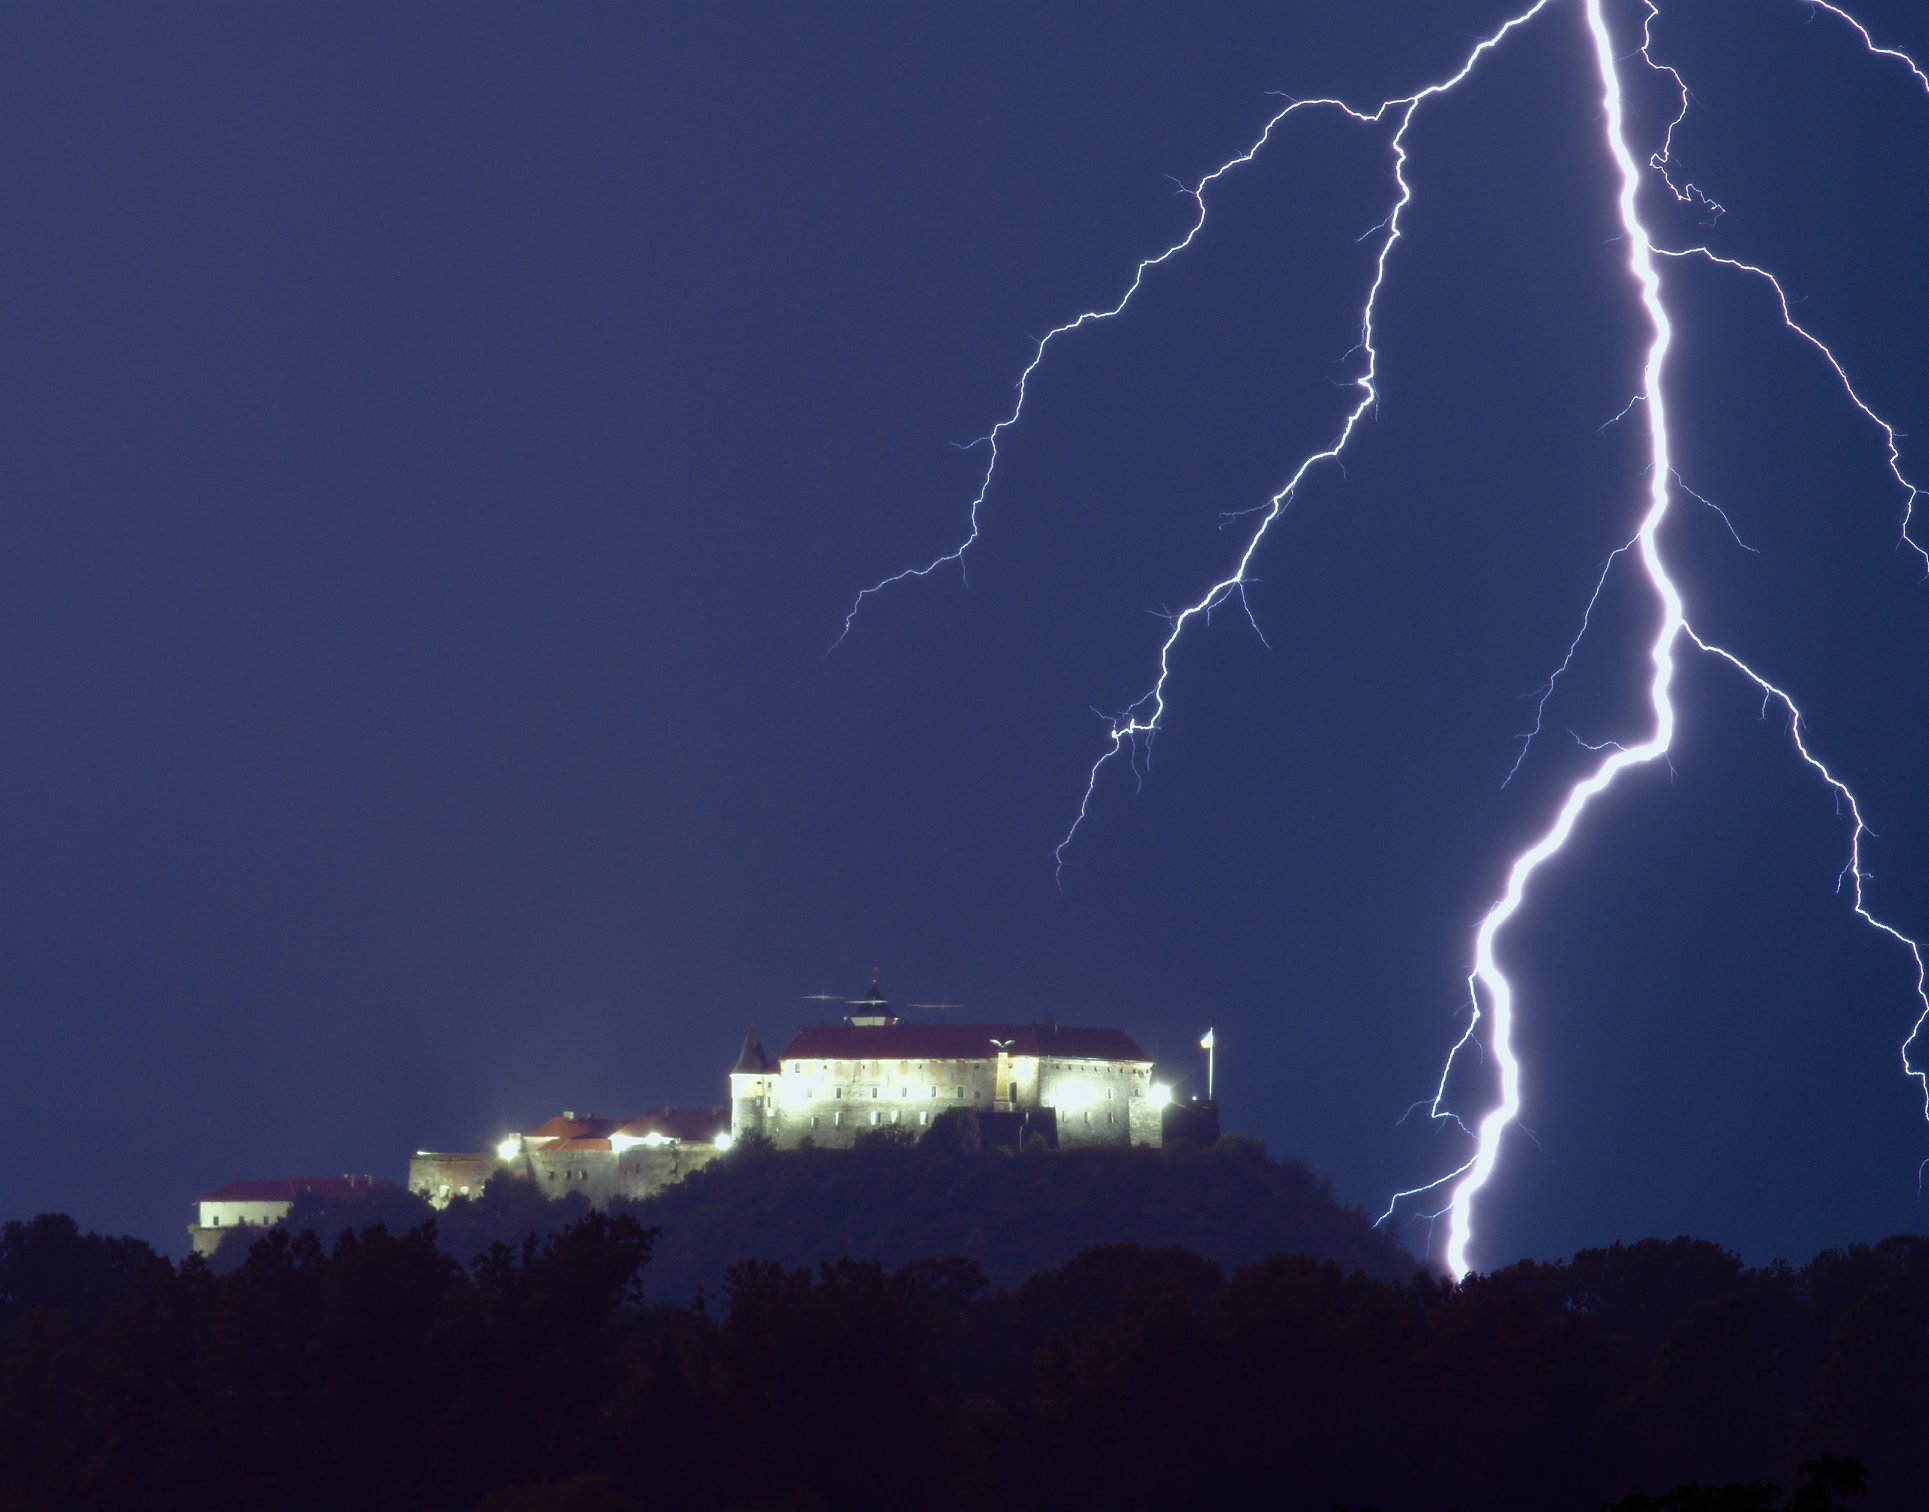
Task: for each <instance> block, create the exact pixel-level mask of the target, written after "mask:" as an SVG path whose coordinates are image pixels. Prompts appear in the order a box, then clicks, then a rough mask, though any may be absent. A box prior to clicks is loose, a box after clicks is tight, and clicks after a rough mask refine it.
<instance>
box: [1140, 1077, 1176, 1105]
mask: <svg viewBox="0 0 1929 1512" xmlns="http://www.w3.org/2000/svg"><path fill="white" fill-rule="evenodd" d="M1146 1097H1147V1100H1148V1101H1150V1102H1151V1104H1152V1106H1153V1107H1155V1108H1163V1107H1165V1106H1167V1105H1168V1104H1169V1103H1170V1102H1171V1101H1172V1089H1171V1088H1170V1087H1168V1086H1167V1085H1166V1084H1165V1083H1164V1082H1154V1083H1152V1090H1151V1091H1150V1092H1148V1093H1147V1094H1146Z"/></svg>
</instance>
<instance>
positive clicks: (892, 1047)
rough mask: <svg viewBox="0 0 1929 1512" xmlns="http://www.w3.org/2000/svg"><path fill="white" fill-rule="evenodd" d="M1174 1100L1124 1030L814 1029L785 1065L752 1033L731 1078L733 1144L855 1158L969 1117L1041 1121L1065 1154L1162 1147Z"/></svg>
mask: <svg viewBox="0 0 1929 1512" xmlns="http://www.w3.org/2000/svg"><path fill="white" fill-rule="evenodd" d="M879 1006H880V1007H881V1004H880V1005H879ZM1167 1100H1168V1099H1167V1096H1166V1093H1165V1091H1164V1089H1163V1088H1160V1087H1155V1086H1154V1084H1153V1081H1152V1060H1151V1057H1150V1056H1148V1055H1146V1054H1145V1052H1144V1051H1142V1050H1141V1049H1139V1047H1138V1046H1137V1045H1135V1044H1133V1043H1132V1041H1131V1039H1130V1038H1129V1037H1128V1036H1127V1035H1125V1034H1124V1033H1123V1032H1121V1031H1120V1030H1117V1029H1081V1028H1073V1027H1070V1026H1061V1025H1058V1024H901V1023H899V1022H897V1020H896V1019H895V1018H892V1017H891V1016H890V1015H889V1014H887V1013H884V1012H878V1013H876V1014H872V1015H866V1016H859V1017H856V1018H853V1019H852V1020H851V1021H850V1022H849V1023H847V1024H826V1025H819V1026H817V1027H814V1028H809V1029H805V1030H803V1031H802V1032H801V1033H799V1034H798V1036H797V1037H796V1038H795V1039H793V1040H792V1041H791V1042H790V1045H789V1047H788V1048H786V1049H785V1051H784V1052H783V1054H782V1055H780V1056H778V1057H776V1058H775V1059H774V1060H773V1059H771V1058H770V1057H769V1056H768V1055H767V1054H766V1053H765V1051H764V1048H763V1045H762V1042H761V1041H759V1040H758V1038H757V1032H756V1030H754V1029H753V1030H751V1032H750V1034H749V1036H748V1037H747V1038H746V1039H745V1041H744V1048H743V1054H742V1055H740V1056H739V1057H738V1058H737V1064H736V1066H735V1067H733V1068H732V1070H731V1073H730V1132H731V1134H732V1135H734V1136H735V1137H736V1138H739V1139H741V1138H743V1137H744V1136H745V1135H748V1134H761V1135H763V1136H764V1137H765V1138H767V1139H769V1140H770V1141H771V1142H772V1143H773V1144H775V1145H777V1146H779V1147H780V1148H793V1149H794V1148H795V1147H797V1146H798V1145H800V1144H802V1143H803V1142H804V1141H805V1140H806V1139H808V1140H810V1141H812V1142H813V1143H815V1144H817V1145H820V1146H828V1147H831V1148H848V1147H849V1146H850V1145H851V1144H852V1143H853V1142H854V1141H855V1140H856V1139H858V1138H859V1137H860V1136H861V1135H863V1134H865V1133H867V1132H869V1131H871V1130H874V1129H883V1128H902V1129H907V1130H909V1131H910V1132H911V1133H912V1134H914V1135H916V1134H921V1133H922V1132H923V1131H924V1130H925V1129H927V1128H929V1127H930V1126H931V1123H932V1122H933V1121H934V1120H935V1119H936V1118H937V1117H938V1116H939V1115H940V1114H942V1113H944V1112H946V1111H947V1110H949V1109H953V1108H962V1109H966V1110H969V1111H971V1112H974V1113H980V1114H985V1113H991V1114H1030V1115H1032V1117H1033V1119H1034V1120H1035V1122H1034V1124H1033V1126H1034V1127H1036V1128H1037V1129H1039V1131H1040V1132H1046V1131H1055V1135H1056V1142H1057V1143H1058V1144H1059V1145H1060V1146H1061V1147H1073V1146H1077V1145H1087V1144H1142V1145H1154V1146H1156V1145H1159V1144H1161V1143H1162V1142H1163V1134H1162V1115H1163V1111H1164V1108H1165V1105H1166V1102H1167Z"/></svg>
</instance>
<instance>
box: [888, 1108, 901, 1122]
mask: <svg viewBox="0 0 1929 1512" xmlns="http://www.w3.org/2000/svg"><path fill="white" fill-rule="evenodd" d="M903 1117H904V1115H903V1114H902V1113H900V1112H899V1111H898V1110H897V1109H896V1108H893V1109H891V1122H892V1123H896V1122H897V1121H898V1120H899V1119H901V1118H903Z"/></svg>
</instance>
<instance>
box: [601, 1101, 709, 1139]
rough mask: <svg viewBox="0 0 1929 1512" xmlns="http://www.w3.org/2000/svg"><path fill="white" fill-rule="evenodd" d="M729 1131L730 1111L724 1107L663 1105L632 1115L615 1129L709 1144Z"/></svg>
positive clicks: (638, 1136) (637, 1136) (631, 1134)
mask: <svg viewBox="0 0 1929 1512" xmlns="http://www.w3.org/2000/svg"><path fill="white" fill-rule="evenodd" d="M729 1131H730V1114H729V1112H728V1111H727V1110H726V1109H723V1108H664V1109H663V1110H662V1111H661V1112H657V1113H645V1114H644V1115H643V1116H642V1117H641V1118H632V1119H631V1120H630V1121H629V1122H628V1123H626V1124H624V1125H623V1127H622V1128H620V1129H618V1130H617V1131H616V1132H617V1133H618V1134H622V1135H624V1136H626V1137H628V1138H630V1139H641V1138H643V1137H644V1136H645V1135H647V1134H661V1135H662V1136H663V1137H664V1138H665V1139H674V1140H677V1141H679V1142H680V1143H683V1144H707V1143H708V1142H709V1141H711V1140H713V1139H715V1138H716V1137H717V1136H718V1135H719V1134H727V1133H728V1132H729Z"/></svg>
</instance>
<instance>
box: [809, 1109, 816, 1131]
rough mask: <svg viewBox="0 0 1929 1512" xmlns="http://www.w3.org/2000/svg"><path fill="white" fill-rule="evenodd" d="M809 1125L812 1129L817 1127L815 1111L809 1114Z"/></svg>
mask: <svg viewBox="0 0 1929 1512" xmlns="http://www.w3.org/2000/svg"><path fill="white" fill-rule="evenodd" d="M810 1126H811V1127H812V1128H813V1129H814V1128H816V1127H817V1115H816V1114H815V1113H813V1114H811V1116H810Z"/></svg>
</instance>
